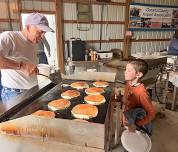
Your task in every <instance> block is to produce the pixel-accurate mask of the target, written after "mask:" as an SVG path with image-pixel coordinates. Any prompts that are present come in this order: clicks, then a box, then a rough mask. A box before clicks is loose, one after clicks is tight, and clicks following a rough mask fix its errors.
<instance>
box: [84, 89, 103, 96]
mask: <svg viewBox="0 0 178 152" xmlns="http://www.w3.org/2000/svg"><path fill="white" fill-rule="evenodd" d="M103 92H104V89H103V88H97V87H91V88H88V89H86V90H85V93H86V94H101V93H103Z"/></svg>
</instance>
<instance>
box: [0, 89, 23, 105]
mask: <svg viewBox="0 0 178 152" xmlns="http://www.w3.org/2000/svg"><path fill="white" fill-rule="evenodd" d="M25 91H26V90H24V89H12V88H7V87H3V88H2V91H1V98H2V102H3V103H4V104H6V103H7V102H8V101H10V100H11V99H12V98H14V97H16V96H18V95H20V94H22V93H24V92H25Z"/></svg>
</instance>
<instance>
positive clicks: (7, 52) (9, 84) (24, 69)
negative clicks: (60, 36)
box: [0, 13, 53, 103]
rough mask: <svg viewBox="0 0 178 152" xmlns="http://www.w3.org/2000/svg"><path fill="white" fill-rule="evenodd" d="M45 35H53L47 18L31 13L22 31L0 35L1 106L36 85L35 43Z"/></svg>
mask: <svg viewBox="0 0 178 152" xmlns="http://www.w3.org/2000/svg"><path fill="white" fill-rule="evenodd" d="M46 32H53V30H52V29H51V28H50V27H49V23H48V20H47V19H46V17H45V16H44V15H42V14H39V13H31V14H30V15H29V16H28V17H27V19H26V20H25V28H24V29H23V30H22V31H6V32H3V33H2V34H1V35H0V69H1V74H2V78H1V81H2V86H3V88H2V92H1V97H2V101H3V103H6V102H7V101H9V100H10V99H11V98H13V97H15V96H17V95H19V94H21V93H23V92H25V91H26V90H28V89H30V88H32V87H33V86H35V85H37V74H38V68H37V63H38V61H37V52H36V50H37V49H36V44H37V43H38V42H40V41H41V39H42V38H43V37H44V34H45V33H46Z"/></svg>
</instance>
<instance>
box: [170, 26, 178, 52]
mask: <svg viewBox="0 0 178 152" xmlns="http://www.w3.org/2000/svg"><path fill="white" fill-rule="evenodd" d="M168 54H170V55H178V29H177V30H176V31H175V34H174V36H173V38H172V39H171V41H170V44H169V47H168Z"/></svg>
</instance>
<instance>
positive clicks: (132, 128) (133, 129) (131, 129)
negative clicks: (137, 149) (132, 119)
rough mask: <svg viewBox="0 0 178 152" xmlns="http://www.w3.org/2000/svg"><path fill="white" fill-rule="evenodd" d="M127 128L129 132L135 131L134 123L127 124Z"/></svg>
mask: <svg viewBox="0 0 178 152" xmlns="http://www.w3.org/2000/svg"><path fill="white" fill-rule="evenodd" d="M128 130H129V132H135V131H136V126H135V125H134V124H132V125H128Z"/></svg>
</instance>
